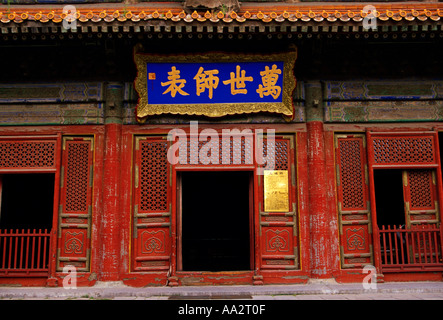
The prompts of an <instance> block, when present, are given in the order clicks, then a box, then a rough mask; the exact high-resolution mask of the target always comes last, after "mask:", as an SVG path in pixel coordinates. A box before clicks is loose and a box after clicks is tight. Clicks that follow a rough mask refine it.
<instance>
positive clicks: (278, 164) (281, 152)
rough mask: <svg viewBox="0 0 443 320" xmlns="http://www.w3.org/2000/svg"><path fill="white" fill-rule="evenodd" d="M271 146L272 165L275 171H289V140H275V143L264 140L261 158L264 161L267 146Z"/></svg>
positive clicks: (266, 154)
mask: <svg viewBox="0 0 443 320" xmlns="http://www.w3.org/2000/svg"><path fill="white" fill-rule="evenodd" d="M271 143H272V144H273V147H274V157H273V158H274V163H275V170H289V158H288V152H289V140H287V139H275V142H270V141H269V140H265V141H264V143H263V157H264V158H265V159H266V158H267V156H268V145H271Z"/></svg>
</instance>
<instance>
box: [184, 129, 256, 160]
mask: <svg viewBox="0 0 443 320" xmlns="http://www.w3.org/2000/svg"><path fill="white" fill-rule="evenodd" d="M192 139H195V141H197V139H198V138H192ZM192 139H191V138H189V136H188V137H187V141H186V142H185V141H184V139H181V140H180V141H179V143H180V148H181V150H186V151H185V152H180V153H179V155H178V156H179V163H180V164H187V165H214V164H215V165H217V164H220V165H222V164H225V165H231V164H242V165H245V164H253V147H252V146H253V140H252V139H253V138H252V136H247V137H245V136H233V137H232V136H231V137H230V138H229V139H228V138H226V137H220V138H219V139H218V141H215V142H214V145H211V140H210V139H208V140H207V141H197V143H195V142H193V141H192ZM184 143H186V146H183V144H184ZM212 146H213V147H212ZM203 147H204V148H205V149H206V150H207V153H206V154H205V149H202V148H203ZM212 151H216V152H218V157H216V156H215V158H216V159H217V160H215V161H214V160H212V158H211V155H212ZM201 155H202V156H204V157H205V158H206V159H209V158H211V160H209V161H208V163H203V162H202V161H201ZM217 161H218V162H217Z"/></svg>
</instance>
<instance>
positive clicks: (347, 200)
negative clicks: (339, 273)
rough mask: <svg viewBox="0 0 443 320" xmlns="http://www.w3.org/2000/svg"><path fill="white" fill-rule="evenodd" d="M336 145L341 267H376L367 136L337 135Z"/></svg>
mask: <svg viewBox="0 0 443 320" xmlns="http://www.w3.org/2000/svg"><path fill="white" fill-rule="evenodd" d="M335 144H336V145H335V148H336V149H335V152H336V166H337V192H338V212H339V228H340V259H341V267H342V268H359V267H362V266H365V265H371V264H373V255H372V235H371V234H372V227H371V212H370V207H369V194H368V179H367V177H368V176H367V162H366V148H365V145H366V142H365V136H364V135H362V134H354V135H336V137H335Z"/></svg>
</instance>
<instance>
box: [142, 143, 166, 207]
mask: <svg viewBox="0 0 443 320" xmlns="http://www.w3.org/2000/svg"><path fill="white" fill-rule="evenodd" d="M167 148H168V144H167V142H166V141H165V142H158V141H149V140H148V141H142V142H141V147H140V149H141V164H140V180H141V181H140V185H141V191H140V192H141V195H140V209H141V211H145V212H146V211H151V212H154V211H167V210H168V197H167V194H168V190H167V188H168V159H167Z"/></svg>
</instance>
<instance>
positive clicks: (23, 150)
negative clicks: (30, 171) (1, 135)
mask: <svg viewBox="0 0 443 320" xmlns="http://www.w3.org/2000/svg"><path fill="white" fill-rule="evenodd" d="M55 145H56V142H55V141H47V140H38V141H2V142H0V167H1V168H9V169H14V168H39V169H42V168H54V167H55Z"/></svg>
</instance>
